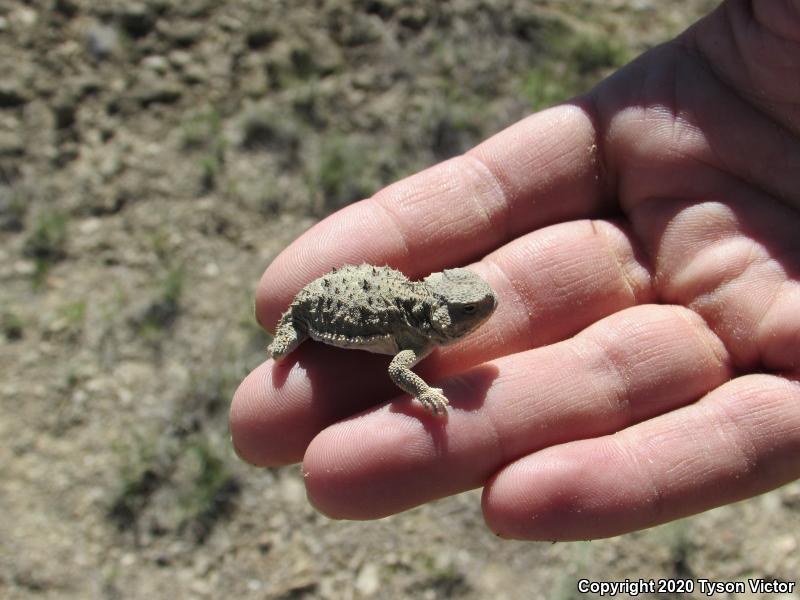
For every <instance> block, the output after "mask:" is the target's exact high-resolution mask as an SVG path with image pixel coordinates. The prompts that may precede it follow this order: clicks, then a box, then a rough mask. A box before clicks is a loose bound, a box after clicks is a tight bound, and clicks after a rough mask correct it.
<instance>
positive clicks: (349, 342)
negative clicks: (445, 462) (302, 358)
mask: <svg viewBox="0 0 800 600" xmlns="http://www.w3.org/2000/svg"><path fill="white" fill-rule="evenodd" d="M496 306H497V299H496V297H495V295H494V292H493V291H492V289H491V288H490V287H489V286H488V284H487V283H486V282H485V281H483V280H482V279H481V278H480V277H478V276H477V275H475V274H474V273H473V272H471V271H468V270H466V269H445V270H444V271H442V272H441V273H432V274H431V275H428V276H427V277H426V278H425V279H423V280H422V281H410V280H409V279H408V278H406V276H405V275H403V274H402V273H401V272H400V271H396V270H394V269H392V268H390V267H376V266H372V265H368V264H362V265H358V266H355V265H347V266H345V267H342V268H341V269H338V270H337V269H333V270H332V271H331V272H329V273H327V274H326V275H323V276H322V277H320V278H318V279H315V280H314V281H312V282H311V283H309V284H308V285H307V286H306V287H304V288H303V289H302V290H300V292H299V293H298V294H297V296H295V298H294V300H293V301H292V303H291V305H290V306H289V309H288V310H287V311H286V312H285V313H283V315H282V316H281V319H280V321H279V322H278V327H277V330H276V332H275V338H274V339H273V341H272V343H271V344H270V346H269V347H268V348H267V351H268V352H269V354H270V356H271V357H272V358H273V359H275V360H280V359H282V358H284V357H285V356H286V355H287V354H289V353H290V352H291V351H292V350H294V349H295V348H297V346H298V345H300V344H301V343H302V342H304V341H305V340H306V339H308V338H311V339H313V340H317V341H320V342H324V343H326V344H330V345H332V346H337V347H339V348H356V349H361V350H367V351H369V352H377V353H380V354H390V355H394V358H393V359H392V361H391V363H390V364H389V377H391V379H392V381H393V382H394V383H395V384H396V385H397V386H398V387H399V388H400V389H402V390H403V391H405V392H408V393H409V394H411V395H412V396H414V397H415V398H416V399H417V400H418V401H419V402H421V403H422V405H423V406H425V408H427V409H428V410H430V411H431V412H433V413H434V414H438V413H440V412H441V413H444V412H446V411H447V405H448V404H449V403H448V401H447V398H445V396H444V394H442V390H441V389H439V388H434V387H430V386H429V385H428V384H427V383H425V382H424V381H423V380H422V378H421V377H419V376H418V375H416V374H415V373H414V372H413V371H411V367H412V366H413V365H414V364H416V363H417V362H418V361H420V360H421V359H423V358H425V356H426V355H428V354H429V353H430V352H431V351H432V350H433V348H434V347H436V346H439V345H444V344H449V343H451V342H454V341H456V340H458V339H460V338H461V337H463V336H464V335H466V334H468V333H469V332H471V331H473V330H474V329H476V328H477V327H478V326H479V325H480V324H481V323H483V322H484V321H485V320H486V319H487V318H489V316H490V315H491V314H492V312H494V309H495V307H496Z"/></svg>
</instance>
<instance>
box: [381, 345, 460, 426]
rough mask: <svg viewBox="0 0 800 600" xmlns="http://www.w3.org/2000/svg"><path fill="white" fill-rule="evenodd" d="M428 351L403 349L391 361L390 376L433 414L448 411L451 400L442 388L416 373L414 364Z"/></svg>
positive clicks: (398, 385)
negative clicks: (436, 386) (431, 384)
mask: <svg viewBox="0 0 800 600" xmlns="http://www.w3.org/2000/svg"><path fill="white" fill-rule="evenodd" d="M425 354H427V352H417V351H414V350H401V351H400V352H398V353H397V355H396V356H395V357H394V358H393V359H392V362H391V363H389V377H391V378H392V381H394V383H395V385H396V386H397V387H399V388H400V389H401V390H403V391H404V392H408V393H409V394H411V395H412V396H414V398H416V399H417V400H418V401H419V402H421V403H422V405H423V406H424V407H425V408H427V409H428V410H429V411H431V412H432V413H433V414H435V415H436V414H439V413H440V412H441V413H446V412H447V405H448V404H449V402H448V401H447V398H445V397H444V394H442V390H441V389H440V388H434V387H431V386H429V385H428V384H427V383H425V381H423V379H422V377H420V376H419V375H417V374H416V373H414V371H412V370H411V367H412V366H414V364H416V363H417V362H418V361H419V360H420V359H421V358H423V357H424V356H425Z"/></svg>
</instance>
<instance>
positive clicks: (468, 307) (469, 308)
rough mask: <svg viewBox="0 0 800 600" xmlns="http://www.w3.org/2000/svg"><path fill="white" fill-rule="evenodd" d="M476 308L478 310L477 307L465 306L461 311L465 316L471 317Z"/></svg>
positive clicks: (472, 305)
mask: <svg viewBox="0 0 800 600" xmlns="http://www.w3.org/2000/svg"><path fill="white" fill-rule="evenodd" d="M477 308H478V307H477V306H475V305H474V304H466V305H465V306H464V308H463V309H462V310H463V311H464V312H465V313H466V314H468V315H471V314H472V313H474V312H475V310H476V309H477Z"/></svg>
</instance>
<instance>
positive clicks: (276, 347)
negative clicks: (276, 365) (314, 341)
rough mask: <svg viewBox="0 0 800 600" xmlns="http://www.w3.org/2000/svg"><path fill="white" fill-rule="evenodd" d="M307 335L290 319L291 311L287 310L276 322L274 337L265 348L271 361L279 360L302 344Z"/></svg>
mask: <svg viewBox="0 0 800 600" xmlns="http://www.w3.org/2000/svg"><path fill="white" fill-rule="evenodd" d="M306 338H308V334H307V333H306V332H305V331H304V330H303V329H301V328H300V327H299V326H298V324H297V323H295V321H294V319H293V318H292V311H291V310H287V311H286V312H285V313H283V316H281V320H280V321H278V327H277V328H276V329H275V337H274V338H272V343H271V344H270V345H269V346H267V353H268V354H269V356H270V358H272V359H273V360H276V361H278V360H281V359H282V358H283V357H285V356H286V355H287V354H289V353H290V352H291V351H292V350H294V349H295V348H297V347H298V346H299V345H300V344H302V343H303V342H304V341H305V340H306Z"/></svg>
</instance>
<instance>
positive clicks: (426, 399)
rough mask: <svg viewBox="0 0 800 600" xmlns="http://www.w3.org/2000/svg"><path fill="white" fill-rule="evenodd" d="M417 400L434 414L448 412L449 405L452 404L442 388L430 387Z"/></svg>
mask: <svg viewBox="0 0 800 600" xmlns="http://www.w3.org/2000/svg"><path fill="white" fill-rule="evenodd" d="M417 400H419V401H420V402H421V403H422V405H423V406H424V407H425V408H427V409H428V410H429V411H431V412H432V413H433V414H434V415H438V414H439V413H441V414H445V413H447V406H448V404H450V403H449V402H448V401H447V398H445V396H444V394H443V393H442V390H441V388H428V389H427V390H425V391H424V392H422V393H421V394H420V395H419V396H417Z"/></svg>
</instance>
